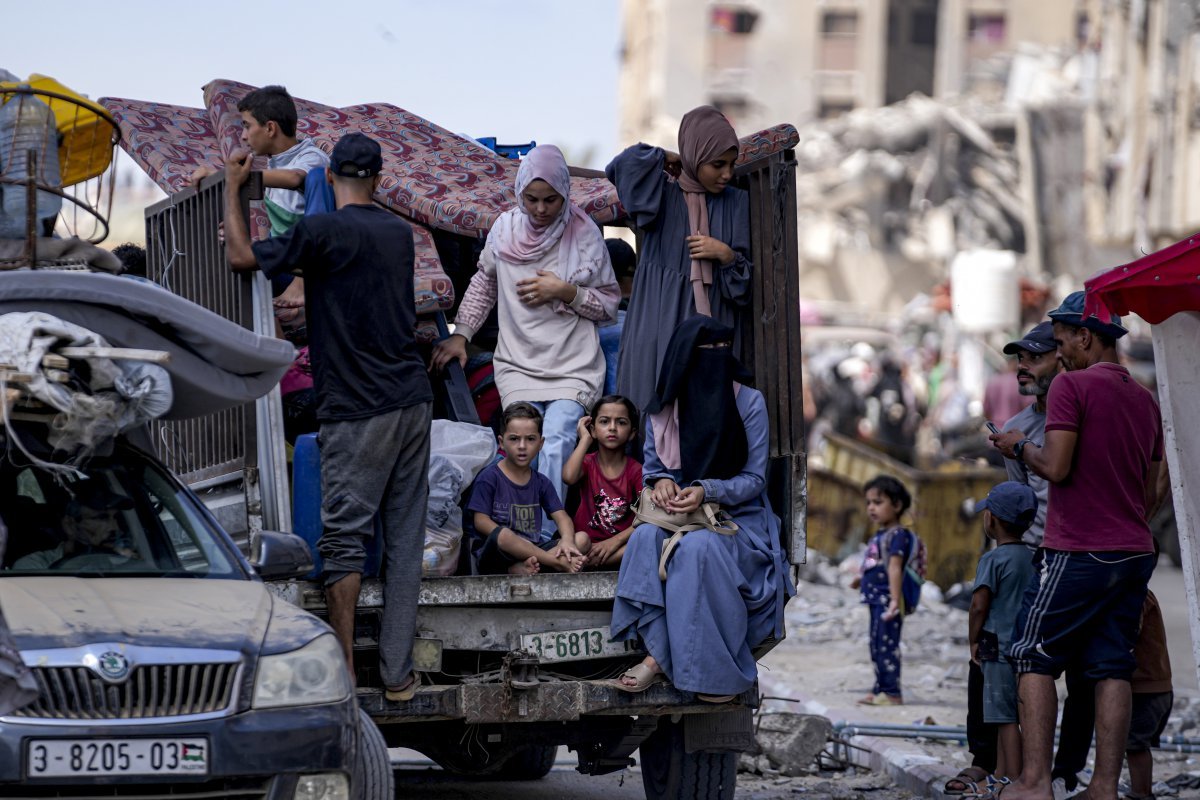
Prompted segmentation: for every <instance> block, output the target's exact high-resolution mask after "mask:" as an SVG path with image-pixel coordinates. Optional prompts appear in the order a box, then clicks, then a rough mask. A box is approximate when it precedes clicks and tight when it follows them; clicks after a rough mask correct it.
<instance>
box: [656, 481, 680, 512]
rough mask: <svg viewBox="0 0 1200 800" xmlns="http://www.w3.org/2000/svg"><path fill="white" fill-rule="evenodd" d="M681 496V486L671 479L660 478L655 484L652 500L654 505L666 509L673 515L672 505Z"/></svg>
mask: <svg viewBox="0 0 1200 800" xmlns="http://www.w3.org/2000/svg"><path fill="white" fill-rule="evenodd" d="M678 495H679V484H677V483H676V482H675V481H673V480H671V479H670V478H660V479H659V480H658V481H657V482H656V483H655V484H654V489H653V490H652V491H651V492H650V499H651V500H653V501H654V505H656V506H658V507H659V508H662V509H666V510H667V512H668V513H671V503H672V502H674V500H675V498H676V497H677V496H678Z"/></svg>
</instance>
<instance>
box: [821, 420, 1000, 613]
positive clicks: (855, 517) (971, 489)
mask: <svg viewBox="0 0 1200 800" xmlns="http://www.w3.org/2000/svg"><path fill="white" fill-rule="evenodd" d="M880 474H887V475H893V476H895V477H896V478H899V479H900V481H901V482H902V483H903V484H904V485H905V487H907V488H908V491H909V492H911V493H912V496H913V507H912V509H911V510H910V511H909V513H908V514H907V515H905V523H906V524H909V525H911V527H912V528H913V530H915V531H916V532H917V533H918V534H920V536H921V538H922V539H923V540H924V541H925V546H926V547H927V548H928V550H929V562H928V574H927V577H928V579H929V580H932V581H933V582H934V583H936V584H937V585H938V586H940V587H941V588H943V589H946V588H949V587H950V586H951V585H952V584H954V583H957V582H958V581H961V580H965V579H970V578H974V576H975V563H976V562H977V561H978V560H979V555H980V553H981V552H982V550H983V544H984V539H983V531H982V528H981V525H980V521H979V519H978V517H976V516H975V515H974V514H973V513H972V508H973V507H974V503H975V501H976V500H977V499H979V498H982V497H983V496H984V495H986V494H987V492H988V490H989V489H991V488H992V486H994V485H995V484H997V483H999V482H1000V481H1003V480H1005V479H1006V476H1005V473H1004V471H1003V470H1001V469H996V468H994V467H977V466H968V465H964V464H961V463H959V464H953V465H949V466H948V467H947V468H944V469H940V470H920V469H916V468H914V467H910V466H909V465H908V464H904V463H901V462H899V461H896V460H895V459H893V458H890V457H888V456H886V455H884V454H883V453H881V452H879V451H878V450H875V449H874V448H872V447H870V446H868V445H865V444H862V443H860V442H856V441H854V440H852V439H848V438H846V437H844V436H838V435H837V434H830V435H829V437H828V438H827V441H826V446H825V458H824V463H823V464H820V465H817V464H813V465H810V466H809V471H808V546H809V547H812V548H813V549H815V550H818V551H820V552H822V553H825V554H826V555H829V556H831V557H834V558H839V557H842V556H845V555H846V554H847V553H849V552H852V551H853V550H854V549H855V548H857V547H858V545H860V544H862V543H863V542H865V541H866V538H867V536H868V535H869V534H870V533H871V532H872V531H870V529H869V528H870V524H869V521H868V520H867V514H866V507H865V503H864V501H863V494H862V485H863V484H864V483H866V482H867V481H869V480H870V479H871V478H873V477H875V476H876V475H880Z"/></svg>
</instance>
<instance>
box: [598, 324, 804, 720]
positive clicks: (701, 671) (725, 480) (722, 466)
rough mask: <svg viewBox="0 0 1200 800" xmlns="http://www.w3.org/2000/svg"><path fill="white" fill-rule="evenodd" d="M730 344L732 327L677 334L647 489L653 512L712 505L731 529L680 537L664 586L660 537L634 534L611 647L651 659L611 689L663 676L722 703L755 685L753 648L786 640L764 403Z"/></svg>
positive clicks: (654, 410) (654, 420) (662, 384)
mask: <svg viewBox="0 0 1200 800" xmlns="http://www.w3.org/2000/svg"><path fill="white" fill-rule="evenodd" d="M732 340H733V330H732V329H731V328H730V327H729V326H727V325H724V324H722V323H720V322H717V321H716V320H713V319H711V318H708V317H700V316H697V317H692V318H689V319H687V320H685V321H684V322H683V323H682V324H681V325H679V327H678V328H676V330H675V332H674V334H673V335H672V337H671V341H670V343H669V344H668V346H667V350H666V353H665V358H664V361H663V368H662V370H661V371H660V373H659V376H658V382H657V386H656V391H655V397H654V398H653V401H652V403H651V405H650V409H649V410H650V412H651V413H650V418H649V420H648V422H647V431H646V445H645V464H644V466H643V480H644V482H645V484H646V485H647V486H652V487H653V489H652V491H653V498H654V502H655V503H656V504H657V505H659V506H660V507H662V508H665V509H667V510H668V511H675V512H679V513H687V512H689V511H692V510H694V509H696V508H698V507H699V506H700V504H701V503H704V502H717V503H719V504H720V506H721V508H722V510H723V511H725V512H726V513H728V514H729V515H730V516H731V517H733V519H734V521H735V522H736V523H737V524H738V531H737V533H736V534H735V535H733V536H728V535H723V534H718V533H714V532H713V531H710V530H699V531H693V532H691V533H688V534H687V535H685V536H684V537H683V538H682V540H681V541H680V543H679V545H678V546H677V547H676V548H675V551H674V554H673V555H672V557H671V560H670V562H669V563H668V565H667V579H666V581H665V582H664V581H662V580H661V579H660V578H659V572H658V560H659V553H660V552H661V549H662V543H663V541H664V539H665V538H666V537H667V536H668V533H667V532H665V531H663V530H662V529H661V528H658V527H656V526H653V525H641V526H639V527H638V529H637V530H636V531H634V534H633V536H632V537H630V540H629V544H628V546H627V548H626V551H625V556H624V558H623V559H622V561H621V572H620V575H619V577H618V580H617V598H616V602H615V604H614V607H613V619H612V627H611V632H612V638H613V639H614V640H615V641H625V640H634V639H639V638H640V639H641V641H642V643H643V645H644V646H645V649H646V651H647V652H648V653H649V656H648V657H647V658H646V659H645V660H644V661H643V662H642V663H641V664H639V665H637V666H635V667H633V668H632V669H630V670H629V671H628V672H626V673H625V675H623V676H622V677H621V678H620V679H618V681H617V686H618V688H621V689H624V690H625V691H631V692H637V691H642V690H644V689H645V688H646V687H648V686H649V685H650V684H651V683H654V682H657V681H660V680H663V679H664V678H665V679H667V680H669V681H671V682H672V683H673V684H674V685H675V687H676V688H678V689H682V690H684V691H691V692H696V693H697V694H698V695H700V697H701V699H702V700H703V699H708V700H711V701H718V700H724V699H726V698H727V697H728V696H730V695H737V694H740V693H742V692H744V691H747V690H748V689H750V687H751V686H753V685H754V681H755V679H756V678H757V676H758V672H757V667H756V665H755V660H754V655H753V652H752V651H753V648H754V647H755V646H757V645H758V644H760V643H761V642H762V641H763V640H765V639H766V638H768V637H769V636H781V635H782V634H783V606H784V603H785V602H786V600H787V598H788V597H789V596H791V594H793V593H794V588H793V586H792V584H791V580H790V577H789V575H788V568H787V562H786V559H785V557H784V554H783V552H782V549H781V545H780V542H779V519H778V518H777V517H776V516H775V515H774V514H773V513H772V511H771V508H770V504H769V503H768V501H767V497H766V471H767V456H768V449H769V446H768V423H767V409H766V402H765V401H764V400H763V396H762V394H760V393H759V392H758V391H756V390H754V389H751V388H750V387H748V386H746V385H745V383H744V382H745V381H746V380H748V375H747V373H746V371H745V370H744V369H743V368H742V366H741V365H740V364H738V362H737V361H736V360H735V359H734V358H733V355H732V352H731V348H730V346H729V345H730V343H731V342H732ZM668 598H674V601H672V600H670V599H668Z"/></svg>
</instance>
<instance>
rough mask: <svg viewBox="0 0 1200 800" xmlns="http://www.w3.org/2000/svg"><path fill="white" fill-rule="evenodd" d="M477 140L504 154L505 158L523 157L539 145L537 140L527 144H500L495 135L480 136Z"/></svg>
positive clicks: (495, 151)
mask: <svg viewBox="0 0 1200 800" xmlns="http://www.w3.org/2000/svg"><path fill="white" fill-rule="evenodd" d="M475 141H477V142H479V143H480V144H481V145H483V146H484V147H486V148H487V149H488V150H491V151H492V152H494V153H497V154H499V155H502V156H504V157H505V158H513V159H516V158H521V157H522V156H525V155H528V154H529V151H530V150H532V149H533V148H535V147H537V142H527V143H526V144H500V143H499V142H497V141H496V137H495V136H479V137H476V138H475Z"/></svg>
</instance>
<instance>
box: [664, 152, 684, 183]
mask: <svg viewBox="0 0 1200 800" xmlns="http://www.w3.org/2000/svg"><path fill="white" fill-rule="evenodd" d="M663 157H664V158H665V161H664V162H663V169H664V170H666V171H667V172H668V173H669V174H670V175H673V176H675V177H676V178H678V177H679V176H680V174H681V173H682V172H683V160H682V159H681V158H680V157H679V153H672V152H671V151H670V150H663Z"/></svg>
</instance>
